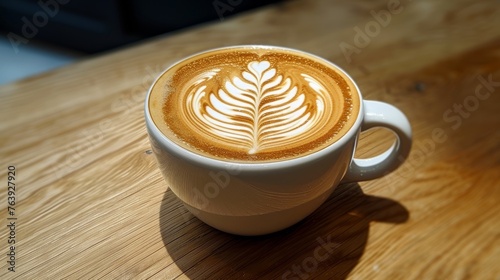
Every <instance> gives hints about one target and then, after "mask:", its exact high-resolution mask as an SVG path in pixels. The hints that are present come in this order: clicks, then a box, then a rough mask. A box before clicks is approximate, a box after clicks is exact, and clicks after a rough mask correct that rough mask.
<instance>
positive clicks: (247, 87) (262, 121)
mask: <svg viewBox="0 0 500 280" xmlns="http://www.w3.org/2000/svg"><path fill="white" fill-rule="evenodd" d="M221 70H223V69H221V68H214V69H211V70H209V71H206V72H204V73H201V74H199V75H197V76H196V77H193V79H192V83H191V86H190V87H189V88H188V89H187V93H186V97H185V99H184V102H185V103H184V106H183V108H184V111H183V112H182V113H183V114H184V115H185V117H186V119H187V120H188V122H189V123H190V124H191V125H192V126H193V127H195V128H196V130H197V131H198V132H199V133H201V134H204V135H205V136H207V137H210V138H215V139H217V138H218V139H221V140H223V141H224V142H225V144H226V145H230V146H234V147H235V148H238V149H244V150H245V151H246V152H247V153H248V154H255V153H258V152H260V151H266V150H274V149H276V148H279V147H280V146H288V145H291V144H294V143H296V142H303V141H305V140H307V139H308V138H314V137H316V136H315V134H316V133H318V131H319V130H321V129H322V128H323V127H324V125H325V124H326V122H327V121H328V116H330V115H331V112H330V110H332V108H334V106H333V104H332V102H333V101H332V98H331V97H330V95H329V94H328V91H327V89H326V88H325V86H324V85H323V84H322V83H321V82H320V81H318V80H317V79H315V78H314V77H312V76H310V75H308V74H306V73H300V72H299V71H296V70H295V71H293V70H292V71H287V72H286V75H285V73H278V71H277V69H276V68H273V67H271V63H270V62H269V61H265V60H263V61H251V62H249V63H248V65H247V67H246V70H245V71H243V72H241V73H240V75H235V76H234V77H228V79H226V80H225V82H223V83H222V84H220V83H219V82H218V81H217V80H216V78H217V76H218V75H219V74H220V73H221ZM223 72H224V71H223Z"/></svg>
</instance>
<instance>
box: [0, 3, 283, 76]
mask: <svg viewBox="0 0 500 280" xmlns="http://www.w3.org/2000/svg"><path fill="white" fill-rule="evenodd" d="M278 1H279V0H251V1H250V0H210V1H206V0H184V1H175V0H167V1H160V0H15V1H12V0H0V33H2V35H1V36H2V38H1V39H0V84H3V83H6V82H10V81H13V80H16V79H19V78H23V77H27V76H30V75H32V74H35V73H38V72H40V71H45V70H49V69H52V68H54V67H57V66H61V65H65V64H67V63H70V62H72V61H75V60H77V59H78V58H81V57H83V56H84V55H85V54H91V53H98V52H102V51H106V50H110V49H113V48H116V47H119V46H123V45H126V44H129V43H132V42H136V41H139V40H142V39H145V38H148V37H152V36H156V35H159V34H164V33H169V32H173V31H177V30H179V29H182V28H186V27H189V26H193V25H197V24H201V23H204V22H209V21H223V20H225V19H226V18H227V17H230V16H232V15H235V14H237V13H240V12H243V11H246V10H249V9H253V8H256V7H260V6H263V5H266V4H270V3H274V2H278ZM40 42H43V45H40V44H39V43H40Z"/></svg>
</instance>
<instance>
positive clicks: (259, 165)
mask: <svg viewBox="0 0 500 280" xmlns="http://www.w3.org/2000/svg"><path fill="white" fill-rule="evenodd" d="M236 48H261V49H278V50H285V51H290V52H296V53H299V54H302V55H306V56H310V57H313V58H315V59H318V60H319V61H321V62H322V63H324V64H325V65H328V66H330V67H333V68H335V69H336V70H338V71H339V72H341V73H342V74H343V75H345V77H347V79H349V80H350V82H351V83H352V84H353V85H354V87H355V88H356V92H357V94H358V98H359V111H358V115H357V116H356V120H355V121H354V123H353V124H352V125H351V127H350V128H349V130H348V131H347V132H346V133H345V134H344V135H343V136H342V137H340V138H339V139H338V140H337V141H335V142H333V143H331V144H329V145H328V146H326V147H324V148H323V149H320V150H318V151H315V152H313V153H310V154H306V155H303V156H299V157H296V158H291V159H283V160H276V161H259V162H240V161H232V160H223V159H216V158H210V157H207V156H204V155H202V154H198V153H196V152H193V151H190V150H188V149H186V148H184V147H182V146H180V145H178V144H177V143H175V142H174V141H172V140H170V139H169V138H168V137H167V136H166V135H165V134H163V133H162V132H161V130H160V129H159V128H158V127H157V126H156V124H155V123H154V121H153V118H152V117H151V113H150V110H149V98H150V96H151V92H152V90H153V87H154V86H155V84H156V83H157V82H158V80H159V79H160V78H161V77H162V76H163V74H165V73H166V72H168V71H169V70H170V69H172V68H173V67H174V66H176V65H178V64H179V63H182V62H183V61H185V60H188V59H191V58H194V57H196V56H199V55H202V54H206V53H210V52H216V51H221V50H230V49H236ZM144 115H145V120H146V127H147V130H148V133H149V134H150V137H153V138H154V139H155V140H156V141H157V142H159V144H161V146H162V147H163V148H165V149H167V150H168V151H169V152H170V153H172V154H174V155H175V156H177V157H180V158H183V159H185V160H187V161H189V162H191V163H194V164H196V165H201V166H208V167H211V168H213V169H217V170H237V171H238V172H244V171H261V170H269V171H272V170H278V169H283V168H290V167H293V166H298V165H302V164H305V163H308V162H314V161H316V160H319V159H320V158H323V157H325V156H326V155H328V154H330V153H332V152H333V151H335V150H337V149H338V148H339V147H342V146H344V145H345V144H347V143H348V142H349V141H350V140H351V139H352V138H353V137H355V136H356V135H357V132H358V130H359V128H360V126H361V122H362V120H363V115H364V102H363V96H362V94H361V91H360V89H359V87H358V85H357V84H356V82H355V81H354V79H353V78H352V77H351V76H350V75H349V74H348V73H347V72H346V71H345V70H344V69H342V68H341V67H340V66H338V65H337V64H335V63H333V62H331V61H329V60H327V59H325V58H322V57H320V56H317V55H314V54H311V53H309V52H306V51H302V50H298V49H294V48H289V47H282V46H273V45H259V44H251V45H232V46H226V47H219V48H212V49H208V50H204V51H200V52H196V53H194V54H192V55H189V56H186V57H184V58H182V59H179V60H177V61H175V62H174V63H172V64H170V66H169V67H167V68H166V69H165V70H163V71H162V72H161V73H160V74H158V76H157V77H156V78H155V80H154V82H153V83H152V84H151V85H150V87H149V89H148V92H147V94H146V98H145V101H144Z"/></svg>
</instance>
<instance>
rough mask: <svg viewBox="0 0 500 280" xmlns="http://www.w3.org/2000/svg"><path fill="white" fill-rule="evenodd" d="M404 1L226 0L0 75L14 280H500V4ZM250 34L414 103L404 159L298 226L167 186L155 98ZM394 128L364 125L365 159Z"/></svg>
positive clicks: (6, 234)
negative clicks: (260, 219) (183, 68)
mask: <svg viewBox="0 0 500 280" xmlns="http://www.w3.org/2000/svg"><path fill="white" fill-rule="evenodd" d="M397 3H398V2H395V0H387V1H369V0H365V1H356V2H355V3H352V1H349V2H348V1H331V0H303V1H288V2H284V3H280V4H276V5H271V6H267V7H265V8H262V9H259V10H254V11H252V12H248V13H244V14H241V15H238V16H234V17H229V15H230V14H231V11H229V10H228V11H225V12H224V16H226V18H225V20H224V21H223V22H214V23H212V24H208V25H203V26H199V27H196V28H190V29H188V30H185V31H181V32H178V33H176V34H174V35H171V36H164V37H160V38H155V39H152V40H149V41H147V42H143V43H141V44H138V45H135V46H131V47H128V48H124V49H121V50H117V51H113V52H110V53H107V54H104V55H99V56H96V57H93V58H90V59H85V60H83V61H81V62H78V63H75V64H73V65H70V66H68V67H64V68H60V69H58V70H56V71H52V72H48V73H46V74H43V75H39V76H37V77H34V78H29V79H26V80H23V81H20V82H17V83H12V84H8V85H5V86H2V87H0V106H1V108H0V114H1V115H0V116H1V120H2V121H1V124H0V133H1V134H0V135H1V138H0V139H1V140H0V144H1V159H0V160H1V165H0V167H1V172H0V173H1V178H2V179H1V182H2V184H3V187H2V190H1V191H0V205H1V206H0V209H1V213H0V220H1V223H2V226H1V241H0V244H1V245H0V248H1V250H0V251H1V255H2V257H1V262H0V263H1V265H0V266H1V269H0V278H1V279H10V278H19V279H76V278H82V279H145V278H152V279H282V278H283V279H307V278H310V279H313V278H317V279H344V278H349V279H500V216H499V213H500V8H499V4H500V3H499V2H498V1H493V0H492V1H475V0H466V1H465V0H464V1H431V0H414V1H402V2H400V3H399V5H397ZM236 8H237V7H236ZM236 8H235V9H236ZM253 43H256V44H272V45H281V46H287V47H293V48H297V49H301V50H305V51H309V52H312V53H315V54H317V55H319V56H323V57H325V58H327V59H329V60H331V61H333V62H335V63H337V64H338V65H340V66H341V67H342V68H344V69H345V70H346V71H347V72H349V73H350V74H351V75H352V76H353V78H354V79H355V80H356V81H357V82H358V84H359V86H360V88H361V90H362V91H363V94H364V96H365V97H366V98H367V99H373V100H381V101H386V102H389V103H392V104H394V105H396V106H397V107H399V108H401V109H402V110H403V111H404V112H405V113H406V114H407V116H408V118H409V119H410V121H411V123H412V125H413V130H414V137H415V142H414V147H413V150H412V153H411V155H410V157H409V159H408V161H407V162H406V163H405V164H404V165H403V166H402V167H401V168H399V169H398V170H397V171H396V172H394V173H392V174H389V175H387V176H386V177H384V178H381V179H378V180H374V181H370V182H361V183H359V184H347V185H341V186H339V187H338V188H337V190H336V191H335V193H334V195H333V196H332V197H331V198H330V199H329V200H328V201H327V202H326V203H325V204H324V205H323V206H322V207H321V208H320V209H318V210H317V211H316V212H315V213H313V214H312V215H311V216H309V217H308V218H307V219H305V220H304V221H302V222H300V223H299V224H297V225H296V226H293V227H292V228H289V229H287V230H284V231H282V232H279V233H276V234H272V235H268V236H262V237H252V238H249V237H238V236H232V235H229V234H225V233H222V232H219V231H217V230H214V229H212V228H211V227H209V226H207V225H205V224H203V223H202V222H200V221H199V220H197V219H196V218H194V217H193V216H192V215H191V214H189V213H187V211H186V210H185V209H184V208H183V206H182V205H181V203H180V202H179V201H178V200H177V199H176V198H175V197H174V195H173V194H172V192H171V191H169V190H168V186H167V185H166V184H165V183H164V181H163V179H162V177H161V175H160V172H159V171H158V169H157V166H156V162H155V159H154V157H153V155H152V154H151V150H150V146H149V143H148V140H147V136H146V130H145V127H144V120H143V101H144V96H145V93H146V90H147V88H148V87H149V85H150V83H151V82H152V80H153V79H154V77H155V76H156V75H157V74H158V73H159V72H160V71H161V70H162V69H163V68H165V67H166V66H168V65H169V64H171V63H172V62H174V61H176V60H178V59H180V58H182V57H185V56H187V55H189V54H192V53H194V52H197V51H201V50H205V49H209V48H213V47H220V46H225V45H234V44H253ZM13 55H14V54H13ZM0 63H1V62H0ZM388 135H390V134H388V133H387V132H386V131H380V130H376V131H372V132H368V133H365V134H364V135H363V137H362V140H361V141H360V149H359V151H358V155H360V156H369V155H373V154H376V153H378V152H379V151H381V150H383V149H384V148H385V147H387V146H388V145H389V144H390V141H388V140H387V136H388ZM384 138H385V140H384ZM9 166H12V167H10V168H11V169H14V168H15V181H12V180H13V178H10V180H11V181H12V182H13V183H15V184H16V190H15V194H13V193H10V194H9V193H8V192H7V187H8V184H9V183H8V182H9V178H8V177H7V175H8V171H9V170H8V169H9ZM11 185H12V184H11ZM8 196H9V197H14V196H15V205H13V206H12V207H13V208H14V209H15V210H13V211H12V212H10V213H9V211H8V210H9V209H8V208H7V207H8V201H13V199H12V198H11V199H10V200H9V199H8ZM10 210H12V209H10ZM9 218H12V219H9ZM11 223H14V224H11ZM9 225H10V226H11V227H13V225H15V228H13V230H12V231H11V229H9ZM9 238H10V239H9ZM11 240H14V241H15V248H14V249H13V250H11V248H9V246H10V245H12V244H8V242H9V241H11ZM325 243H329V244H331V245H332V244H333V245H332V246H326V247H325V246H324V245H322V244H325ZM12 252H14V253H15V272H10V271H9V270H8V269H9V267H11V265H10V264H9V263H8V260H9V259H10V258H11V257H10V256H7V255H6V254H12Z"/></svg>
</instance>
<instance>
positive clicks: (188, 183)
mask: <svg viewBox="0 0 500 280" xmlns="http://www.w3.org/2000/svg"><path fill="white" fill-rule="evenodd" d="M297 52H300V51H297ZM300 53H303V52H300ZM326 63H328V64H330V65H331V66H332V67H335V68H338V67H337V66H335V65H334V64H332V63H329V62H326ZM166 71H168V69H167V70H166ZM339 71H342V70H339ZM345 75H346V76H347V77H349V76H348V75H347V74H345ZM354 85H355V83H354ZM356 88H357V86H356ZM357 91H358V93H359V88H357ZM150 94H151V90H150V91H149V93H148V95H147V97H146V104H145V118H146V127H147V129H148V133H149V138H150V141H151V146H152V148H153V151H154V154H155V157H156V159H157V162H158V165H159V167H160V170H161V172H162V174H163V177H164V178H165V180H166V182H167V186H168V187H169V188H170V190H171V191H172V192H173V193H174V194H175V195H176V196H177V197H178V198H179V199H180V200H181V201H182V202H183V203H184V205H185V206H186V208H187V209H188V210H189V211H190V212H191V213H192V214H193V215H195V216H196V217H198V218H199V219H200V220H202V221H203V222H205V223H207V224H208V225H210V226H212V227H214V228H217V229H219V230H222V231H225V232H228V233H233V234H239V235H262V234H268V233H272V232H275V231H279V230H282V229H284V228H287V227H289V226H291V225H293V224H295V223H297V222H298V221H300V220H302V219H304V218H305V217H307V216H308V215H309V214H310V213H312V212H313V211H314V210H316V209H317V208H318V207H320V206H321V204H322V203H323V202H324V201H325V200H326V199H327V198H328V196H329V195H331V193H332V192H333V191H334V189H335V187H336V186H337V185H338V184H340V183H345V182H355V181H364V180H371V179H375V178H378V177H381V176H384V175H385V174H387V173H389V172H391V171H393V170H394V169H396V168H397V167H398V166H399V165H400V164H401V163H402V162H403V161H404V160H405V159H406V157H407V156H408V154H409V151H410V147H411V142H412V140H411V127H410V124H409V122H408V119H407V118H406V117H405V115H404V114H403V113H402V112H401V111H399V110H398V109H397V108H395V107H394V106H392V105H389V104H387V103H383V102H376V101H367V100H364V101H362V102H360V110H359V114H358V115H357V116H353V117H355V118H356V121H355V123H354V125H353V126H352V127H351V129H350V130H349V131H348V132H347V133H346V134H345V135H344V136H343V137H342V138H340V139H339V140H338V141H336V142H334V143H332V144H331V145H329V146H328V147H326V148H324V149H322V150H320V151H317V152H315V153H312V154H309V155H306V156H303V157H298V158H295V159H291V160H283V161H277V162H261V163H237V162H230V161H222V160H216V159H213V158H208V157H205V156H202V155H199V154H196V153H193V152H191V151H188V150H186V149H184V148H181V147H180V146H178V145H177V144H175V143H174V142H172V141H171V140H169V139H168V138H167V137H165V135H163V134H162V133H161V131H160V130H159V129H158V128H157V127H156V126H155V124H154V122H153V120H152V118H151V115H150V112H149V106H148V100H149V95H150ZM360 99H361V94H360ZM361 100H362V99H361ZM372 127H384V128H387V129H389V130H392V131H393V132H394V134H395V136H396V137H395V138H396V141H395V142H394V145H392V146H391V147H390V148H389V149H388V150H387V151H386V152H384V153H382V154H380V155H378V156H375V157H372V158H368V159H356V158H353V155H354V151H355V147H356V142H357V139H358V137H359V133H360V132H361V131H363V130H367V129H370V128H372Z"/></svg>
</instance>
